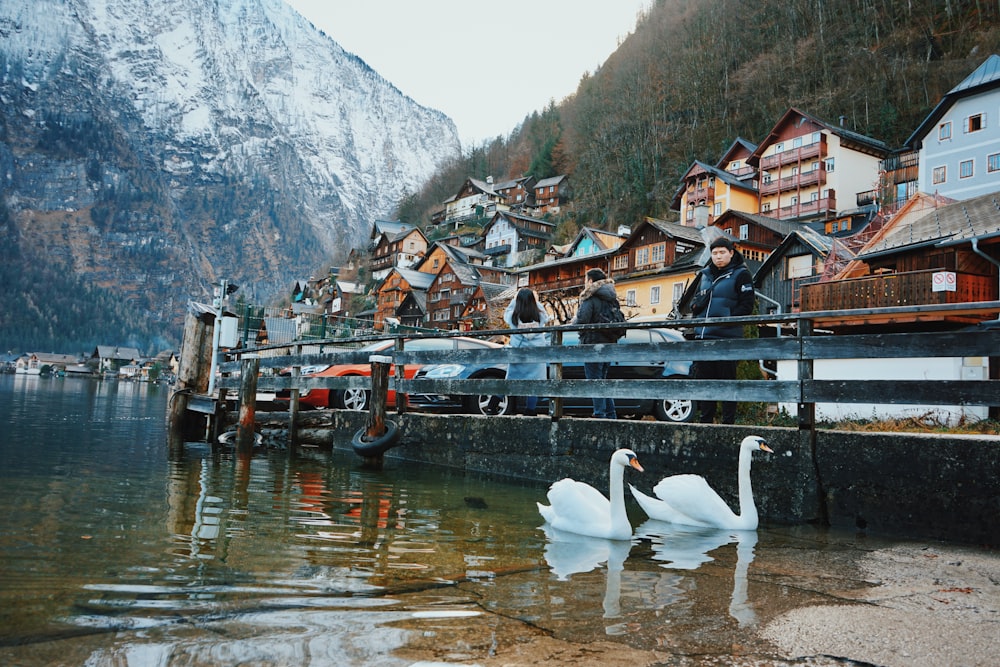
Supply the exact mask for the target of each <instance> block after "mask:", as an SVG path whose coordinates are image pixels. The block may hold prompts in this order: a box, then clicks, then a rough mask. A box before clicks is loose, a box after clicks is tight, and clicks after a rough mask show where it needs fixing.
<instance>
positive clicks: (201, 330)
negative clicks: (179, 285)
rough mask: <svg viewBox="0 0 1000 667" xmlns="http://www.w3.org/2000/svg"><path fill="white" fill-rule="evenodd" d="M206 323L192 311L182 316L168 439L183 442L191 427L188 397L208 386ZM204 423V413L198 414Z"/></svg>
mask: <svg viewBox="0 0 1000 667" xmlns="http://www.w3.org/2000/svg"><path fill="white" fill-rule="evenodd" d="M207 330H208V326H207V324H206V323H205V321H204V320H202V318H200V317H198V316H197V315H195V314H194V313H192V312H188V314H187V315H186V316H185V318H184V335H183V338H182V339H181V353H180V357H179V359H178V364H177V378H176V379H175V381H174V388H173V391H172V392H171V393H170V400H169V401H168V402H167V406H168V415H167V428H168V430H169V431H170V434H171V437H170V441H171V442H174V443H180V442H183V440H184V438H186V437H187V436H188V435H190V434H191V433H192V431H193V427H194V425H193V424H192V415H191V414H190V413H188V397H189V396H191V394H198V393H202V392H204V391H205V388H206V387H207V386H208V374H207V372H205V371H206V365H205V363H204V361H205V355H204V354H203V351H204V349H205V347H206V338H207V336H206V331H207ZM199 419H200V420H201V425H202V426H204V417H201V416H199Z"/></svg>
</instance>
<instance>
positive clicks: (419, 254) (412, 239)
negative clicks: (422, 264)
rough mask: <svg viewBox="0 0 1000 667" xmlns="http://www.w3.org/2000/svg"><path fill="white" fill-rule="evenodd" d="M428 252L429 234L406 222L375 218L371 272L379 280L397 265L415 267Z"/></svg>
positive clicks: (372, 235) (406, 267)
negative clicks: (425, 234)
mask: <svg viewBox="0 0 1000 667" xmlns="http://www.w3.org/2000/svg"><path fill="white" fill-rule="evenodd" d="M426 252H427V237H426V236H424V233H423V232H421V231H420V229H418V228H417V227H415V226H414V225H411V224H409V223H405V222H398V221H388V220H376V221H375V225H374V227H373V228H372V234H371V271H372V277H373V278H375V279H376V280H381V279H382V278H384V277H385V276H386V275H387V274H388V273H389V271H391V270H392V269H393V268H394V267H397V266H398V267H400V268H404V269H408V268H412V267H413V266H414V265H415V264H417V263H418V262H419V261H420V260H421V258H423V256H424V254H425V253H426Z"/></svg>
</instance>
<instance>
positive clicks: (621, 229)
mask: <svg viewBox="0 0 1000 667" xmlns="http://www.w3.org/2000/svg"><path fill="white" fill-rule="evenodd" d="M631 233H632V228H631V227H629V226H628V225H618V236H628V235H629V234H631Z"/></svg>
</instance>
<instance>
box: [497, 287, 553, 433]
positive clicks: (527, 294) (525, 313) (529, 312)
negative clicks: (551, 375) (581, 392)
mask: <svg viewBox="0 0 1000 667" xmlns="http://www.w3.org/2000/svg"><path fill="white" fill-rule="evenodd" d="M503 321H504V322H506V323H507V326H509V327H510V328H512V329H518V332H517V333H512V334H511V335H510V346H511V347H540V346H543V345H548V344H549V335H548V334H547V333H545V332H543V331H532V329H534V328H536V327H544V326H545V324H546V323H547V322H548V321H549V314H548V313H546V312H545V309H544V308H542V306H541V304H539V303H538V295H537V294H535V292H534V290H531V289H528V288H527V287H522V288H521V289H519V290H518V291H517V296H515V297H514V298H513V299H512V300H511V302H510V304H509V305H508V306H507V310H505V311H504V314H503ZM546 368H547V364H507V379H508V380H544V379H545V378H546ZM512 398H514V397H512ZM537 406H538V397H537V396H526V397H525V399H524V414H525V416H528V417H534V416H535V414H536V413H535V408H536V407H537ZM514 412H515V413H516V412H517V409H516V407H515V409H514Z"/></svg>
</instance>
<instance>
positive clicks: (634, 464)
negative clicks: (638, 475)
mask: <svg viewBox="0 0 1000 667" xmlns="http://www.w3.org/2000/svg"><path fill="white" fill-rule="evenodd" d="M628 464H629V465H630V466H632V467H633V468H635V469H636V470H638V471H639V472H646V471H645V470H643V469H642V466H641V465H639V459H637V458H635V457H632V458H630V459H629V460H628Z"/></svg>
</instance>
